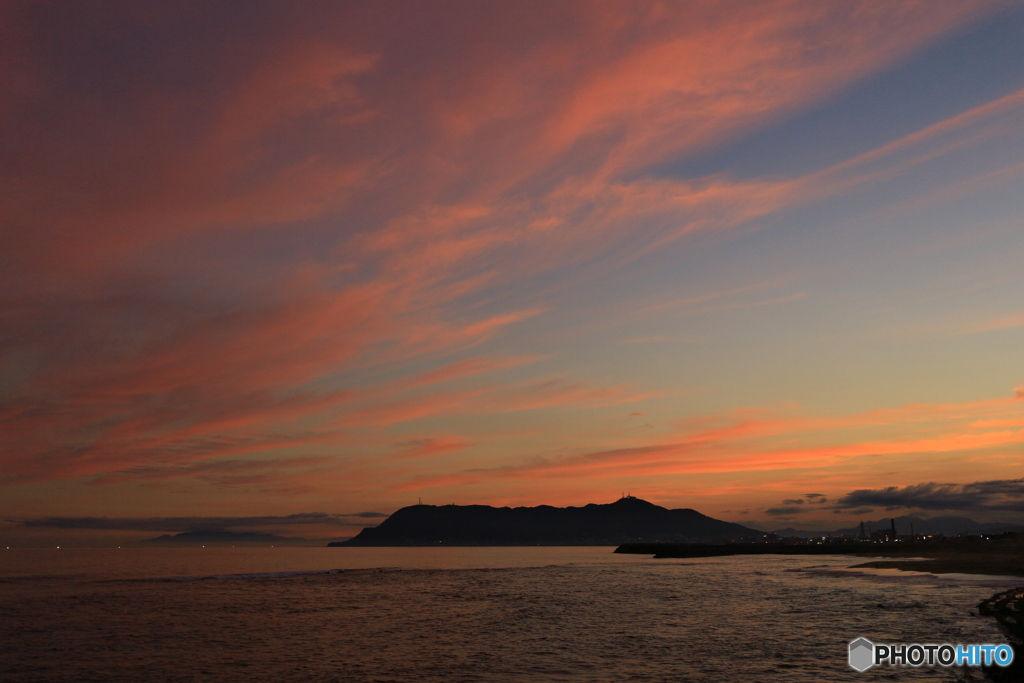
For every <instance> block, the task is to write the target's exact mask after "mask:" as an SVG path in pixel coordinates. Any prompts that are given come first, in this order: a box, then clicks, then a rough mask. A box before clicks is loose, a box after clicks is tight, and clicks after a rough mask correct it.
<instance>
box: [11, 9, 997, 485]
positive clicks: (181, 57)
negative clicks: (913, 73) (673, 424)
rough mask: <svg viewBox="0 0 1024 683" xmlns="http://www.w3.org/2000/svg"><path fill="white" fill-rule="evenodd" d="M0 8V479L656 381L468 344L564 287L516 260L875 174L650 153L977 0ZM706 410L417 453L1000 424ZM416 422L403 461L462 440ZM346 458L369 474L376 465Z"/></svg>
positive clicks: (332, 453)
mask: <svg viewBox="0 0 1024 683" xmlns="http://www.w3.org/2000/svg"><path fill="white" fill-rule="evenodd" d="M12 7H14V9H9V10H8V12H9V15H8V16H10V17H12V20H11V21H5V22H2V24H3V28H2V29H0V30H2V31H3V32H4V34H3V39H0V46H2V47H0V50H3V51H4V55H5V57H10V62H9V63H12V64H17V66H18V68H16V69H10V70H4V73H3V74H0V78H2V79H3V85H4V90H5V98H4V102H3V104H2V105H0V117H2V119H0V125H2V127H3V129H4V130H10V131H17V135H14V136H12V140H11V145H10V146H8V147H5V150H4V155H5V156H4V158H3V163H2V168H0V200H2V201H0V204H2V206H3V207H4V208H3V209H2V213H0V225H3V226H4V227H3V228H0V230H2V237H3V240H4V243H5V245H7V247H8V248H7V249H5V250H4V251H3V253H2V254H0V292H2V294H0V323H2V329H3V333H2V335H0V377H2V379H3V382H2V385H0V386H2V389H3V394H2V398H0V427H2V435H0V447H2V448H3V450H4V453H5V463H4V464H5V467H4V479H3V482H4V483H6V484H22V483H25V482H32V481H45V480H51V479H60V478H82V477H86V478H89V480H90V481H95V482H101V483H114V482H118V483H122V484H123V483H127V482H132V481H156V480H159V479H189V478H191V479H194V480H196V481H203V482H208V483H212V484H215V485H223V486H228V485H255V484H257V483H258V484H259V485H260V486H264V485H268V484H269V483H270V482H272V481H273V480H275V479H277V480H281V481H284V480H288V481H289V482H292V483H294V484H296V485H295V487H294V488H293V489H292V490H303V489H302V488H301V487H300V486H298V484H297V483H301V481H300V480H301V479H302V477H303V476H306V477H308V478H309V479H314V478H322V475H323V474H324V471H325V470H326V469H329V467H330V465H331V462H332V460H330V459H333V463H334V464H335V465H336V466H337V467H344V466H347V465H348V464H349V463H350V461H354V462H358V463H359V465H358V466H359V467H363V468H364V470H372V465H367V464H365V463H367V462H368V461H372V460H373V458H374V457H378V456H379V457H381V458H382V459H383V460H384V461H387V460H388V458H389V457H391V456H393V453H390V452H388V449H393V444H395V443H412V442H416V441H417V439H416V438H405V436H407V435H403V436H401V437H400V436H397V435H396V434H382V432H384V431H385V430H387V429H395V430H397V429H398V428H399V427H401V426H403V425H408V424H409V423H411V422H414V421H417V420H426V419H432V418H440V417H448V418H453V417H459V416H479V415H509V414H513V413H522V412H527V411H537V410H551V411H556V410H560V409H562V408H571V407H577V408H587V409H598V408H607V407H609V406H616V405H622V404H626V403H634V402H638V401H642V400H647V399H651V398H656V397H658V396H661V395H662V392H659V391H655V390H650V389H646V388H644V387H643V386H640V385H639V384H637V385H634V384H627V383H623V382H616V381H598V380H595V379H593V378H591V377H587V376H585V373H584V372H583V371H580V370H573V371H572V372H551V371H550V369H548V368H545V369H543V370H540V369H537V370H535V369H534V368H533V365H534V361H535V360H539V359H540V358H543V357H547V356H549V355H550V354H548V353H537V352H530V353H521V354H499V353H495V352H494V350H493V349H490V348H486V345H487V344H488V343H490V342H493V341H494V340H496V339H499V338H502V337H503V336H507V335H510V334H512V333H513V332H514V331H515V330H517V329H520V328H523V327H527V326H529V325H539V324H541V321H545V320H550V319H551V317H550V316H553V315H557V312H554V311H552V308H551V304H550V303H549V301H548V300H547V299H549V298H550V297H546V296H540V295H536V294H535V293H534V294H532V295H531V294H530V292H536V291H537V290H531V289H530V288H531V287H538V286H540V285H536V284H535V283H537V282H543V283H545V284H544V287H545V289H544V293H545V294H550V293H551V292H557V291H560V290H564V289H568V288H571V287H573V286H579V285H580V284H581V283H587V282H589V281H591V280H593V279H594V278H596V277H598V276H600V275H602V274H606V273H609V272H614V271H616V269H618V268H621V267H622V266H623V265H624V264H628V263H631V262H635V261H636V260H637V259H640V258H643V257H644V256H646V255H650V254H652V253H655V252H657V251H658V250H659V249H661V248H663V247H665V246H666V245H668V244H671V243H674V242H678V241H679V240H681V239H684V238H687V237H689V236H693V235H698V234H712V233H719V232H723V231H727V230H730V229H733V228H736V227H737V226H740V225H743V224H745V223H748V222H750V221H752V220H755V219H758V218H762V217H764V216H767V215H770V214H772V213H774V212H777V211H780V210H782V209H785V208H787V207H791V206H793V205H794V204H798V203H801V202H806V201H808V198H813V197H821V196H827V195H828V194H829V193H830V192H837V191H839V189H837V188H841V187H848V186H849V185H851V184H857V183H866V182H869V180H870V178H874V177H875V176H873V175H871V174H872V173H875V171H876V169H875V167H874V166H872V164H873V163H874V162H875V161H876V160H877V158H881V157H885V158H886V159H891V157H892V156H893V154H895V153H896V152H900V153H902V151H903V148H902V147H901V148H899V149H897V148H895V147H894V148H891V149H887V150H883V151H881V152H879V153H878V154H877V155H876V156H872V157H870V158H868V157H864V158H859V159H858V160H855V163H852V164H848V165H846V166H842V167H841V168H836V169H832V170H831V171H829V172H826V173H822V174H818V175H816V176H814V177H813V178H777V177H776V178H767V177H765V178H747V179H737V178H733V177H729V176H726V175H712V176H707V177H702V178H665V177H655V176H653V175H652V174H650V173H648V172H647V171H648V170H649V169H650V168H651V167H652V166H654V165H656V164H658V163H661V162H664V161H666V160H668V159H671V158H675V157H678V156H680V155H685V154H689V153H693V152H695V151H698V150H701V149H706V148H707V147H708V146H709V145H712V144H715V143H716V142H720V141H723V140H728V139H730V138H734V137H735V136H737V135H740V134H742V133H743V132H744V131H749V130H751V129H754V128H756V127H758V126H761V125H764V123H765V121H770V120H774V119H777V118H778V117H782V116H785V115H787V114H788V113H791V112H794V111H797V110H799V109H800V108H802V107H807V106H809V105H811V104H813V103H815V102H820V101H822V99H823V98H825V97H827V96H828V95H829V94H830V93H834V92H836V91H837V89H839V88H841V87H843V86H844V85H848V84H850V83H853V82H855V81H856V80H857V79H859V78H862V77H863V76H864V75H866V74H869V73H872V72H873V71H875V70H877V69H880V68H883V67H885V66H886V65H889V64H891V63H893V62H894V61H895V60H898V59H900V58H901V57H903V56H905V55H907V54H909V53H910V52H911V51H913V50H914V49H915V48H916V47H919V46H920V45H923V44H925V43H927V42H928V41H930V40H933V39H934V38H935V37H937V36H940V35H942V34H943V33H945V32H947V31H948V30H950V29H952V28H955V27H957V26H960V25H962V24H963V23H964V22H967V21H970V20H972V19H973V18H975V17H977V16H978V15H979V14H981V13H983V12H984V11H985V10H983V9H982V8H978V7H972V6H965V5H962V4H959V3H950V4H946V3H943V4H940V5H935V4H934V3H929V2H908V3H901V4H900V5H898V6H896V5H893V4H892V3H887V2H864V3H860V4H858V5H857V6H856V7H854V6H849V7H845V6H843V7H839V6H827V5H823V4H821V3H810V2H781V1H780V2H771V3H764V2H749V3H739V4H737V5H736V6H734V7H731V8H730V9H729V10H728V11H723V9H722V8H716V7H710V6H708V7H705V6H702V5H699V4H693V5H686V6H679V7H677V8H674V9H673V10H672V11H668V10H667V9H666V8H665V7H664V6H662V5H659V4H657V3H652V4H645V3H637V4H633V5H629V6H626V5H622V6H606V7H602V8H600V9H597V10H595V8H594V7H592V6H590V5H586V4H576V3H567V4H557V3H556V4H552V3H542V2H538V3H532V4H531V3H528V4H527V5H522V4H521V3H519V4H516V5H515V6H513V5H508V6H502V5H488V6H485V5H480V6H476V7H472V8H468V7H462V8H459V9H458V11H456V10H455V9H453V8H448V9H441V10H438V9H437V8H434V7H426V6H423V7H417V6H409V7H406V8H404V9H403V11H402V12H401V13H400V14H401V16H396V14H395V13H394V11H393V10H392V9H391V8H388V7H385V6H376V5H367V6H355V5H317V4H313V5H306V6H299V5H296V6H289V7H283V6H282V7H279V8H277V9H273V8H271V7H270V6H266V7H263V6H261V7H256V8H247V9H246V11H244V12H239V11H237V8H235V7H233V6H231V5H226V6H223V7H213V6H209V7H203V8H199V9H196V8H190V9H188V10H185V9H182V8H177V7H173V6H126V5H125V6H110V7H101V8H97V7H85V6H82V7H74V8H69V9H68V11H67V13H66V14H64V15H62V16H61V18H60V19H59V20H55V19H54V18H53V17H52V16H51V15H50V13H48V12H47V11H45V10H44V9H39V6H37V5H35V4H33V3H24V4H17V5H16V6H12ZM228 16H230V17H231V20H230V21H225V18H226V17H228ZM92 26H103V27H106V29H105V30H104V31H101V32H93V31H92V30H91V29H90V28H89V27H92ZM211 26H219V27H222V28H221V29H220V30H212V29H211V28H210V27H211ZM566 27H571V30H568V31H567V30H566ZM425 30H427V31H429V34H430V36H431V39H430V40H423V35H424V33H423V32H424V31H425ZM567 35H571V36H573V38H572V40H567V39H566V36H567ZM119 36H139V37H141V38H140V39H139V40H138V41H126V40H123V39H121V38H119ZM197 36H198V37H202V39H197ZM737 36H742V39H741V40H737ZM138 45H145V46H147V47H146V48H145V50H140V48H139V47H138ZM133 46H134V47H133ZM5 61H6V60H5ZM972 120H973V119H972ZM935 132H936V131H932V133H935ZM938 132H941V131H938ZM929 135H931V133H929ZM922 154H925V153H924V152H922ZM852 176H856V178H854V179H852V180H851V177H852ZM883 176H884V173H883ZM883 176H879V177H883ZM524 292H526V293H525V294H524ZM804 296H805V293H804V292H803V291H802V290H801V291H799V292H797V293H792V292H787V293H783V294H781V295H780V296H777V297H769V296H766V297H763V298H756V299H753V298H748V299H744V300H742V301H733V300H718V299H715V300H714V301H712V300H708V301H707V302H704V303H703V304H702V303H701V302H692V303H694V304H695V305H697V307H698V308H700V306H701V305H703V306H704V308H703V309H701V310H719V309H720V308H743V307H759V306H774V305H781V304H785V303H789V302H792V301H796V300H797V299H800V298H802V297H804ZM807 296H809V295H807ZM547 324H553V323H547ZM513 370H514V371H515V373H514V374H513V373H512V371H513ZM730 418H735V419H734V423H733V422H729V424H726V425H724V426H719V427H716V428H713V429H709V430H701V429H696V428H695V429H685V428H684V429H681V430H679V433H676V434H670V435H668V437H666V438H665V439H664V440H662V441H643V442H642V443H639V444H637V443H624V444H616V445H615V446H609V447H601V446H598V445H594V444H591V445H587V446H585V447H580V448H578V449H577V450H576V452H574V453H573V454H571V455H556V456H551V455H545V456H543V457H542V458H541V460H540V461H539V462H536V463H532V464H529V465H524V466H519V465H510V466H507V467H500V466H499V465H500V461H501V460H502V458H501V457H499V459H498V460H496V461H495V462H493V463H489V465H491V466H490V467H485V468H480V469H481V471H480V472H470V473H464V472H441V473H438V472H432V471H422V472H415V473H413V476H420V477H435V479H436V478H439V477H440V478H443V477H448V478H449V479H451V478H453V477H455V478H458V477H464V478H465V477H469V478H473V477H477V478H479V477H482V476H497V477H520V478H525V477H530V476H575V475H579V474H582V473H585V474H586V475H587V476H595V477H605V476H615V473H617V472H624V471H641V470H643V471H647V472H652V473H654V472H688V471H734V470H737V469H739V470H742V469H757V468H758V467H793V466H797V465H804V466H809V465H814V464H815V463H827V462H834V461H836V460H838V459H842V458H847V457H853V456H856V455H858V454H863V453H868V452H903V451H900V449H903V450H904V451H909V452H929V451H934V450H942V449H943V448H950V449H953V450H965V449H970V448H983V447H985V446H986V445H989V446H992V445H999V444H1006V443H1015V441H1014V439H1015V438H1016V436H1015V435H1013V434H1007V433H1003V432H996V431H992V432H990V433H988V432H980V431H976V432H969V433H963V434H959V433H952V434H940V435H939V436H938V437H935V436H934V435H931V436H924V437H922V438H920V439H918V440H916V441H915V440H913V439H910V438H908V439H905V440H903V441H899V440H893V441H885V440H868V439H865V440H861V441H857V442H856V443H846V444H841V445H831V444H826V445H822V446H820V447H808V448H802V447H782V446H778V445H775V446H772V445H770V444H768V445H766V444H764V443H758V444H757V445H756V446H755V447H751V446H750V445H749V443H748V441H746V440H754V439H769V438H771V437H773V436H780V435H783V434H786V433H788V431H795V430H796V429H797V428H798V425H801V424H802V425H803V426H804V427H807V428H809V429H811V430H814V429H822V428H823V427H822V424H821V423H820V422H818V423H816V422H814V421H810V422H808V421H803V422H801V421H800V420H794V419H792V418H788V417H784V418H778V419H776V418H773V417H769V418H764V419H753V418H749V419H748V418H747V417H745V416H740V417H736V416H735V415H732V416H730ZM993 419H994V418H993ZM726 421H727V422H728V420H726ZM416 431H417V432H418V433H424V431H423V430H416ZM449 432H451V430H444V429H441V430H439V431H438V432H437V434H442V433H449ZM662 436H664V435H662ZM403 438H405V441H401V440H400V439H403ZM419 438H421V439H426V440H424V441H422V442H420V444H419V446H416V445H413V446H411V447H410V448H408V449H407V452H406V455H407V456H408V457H407V458H399V459H404V460H408V461H409V462H415V461H416V460H417V457H418V456H417V454H419V453H422V454H423V456H424V458H425V457H426V455H427V454H430V453H439V452H441V451H442V450H443V449H444V448H445V447H446V444H447V445H449V446H453V444H456V443H462V442H461V441H458V440H457V439H455V437H443V436H422V437H419ZM445 438H451V439H452V440H451V441H445V440H444V439H445ZM430 439H434V440H433V441H431V440H430ZM467 442H468V441H467ZM914 444H916V445H914ZM374 449H376V450H374ZM417 449H419V450H417ZM453 449H454V446H453ZM451 452H454V450H453V451H451ZM325 454H326V455H325ZM504 459H507V456H506V457H505V458H504ZM423 461H424V462H425V461H426V460H423ZM364 470H360V471H359V472H358V473H357V474H358V476H359V477H364V479H360V480H359V481H360V482H364V481H368V480H373V476H374V474H373V473H372V472H367V471H364ZM314 472H315V473H316V474H315V475H314V474H313V473H314ZM304 473H305V474H304ZM343 474H344V472H340V471H337V470H332V476H336V477H337V479H342V478H344V477H343V476H342V475H343ZM388 474H390V475H394V474H395V470H393V469H391V470H388ZM403 476H404V474H403ZM352 478H353V479H356V478H358V477H356V476H355V474H353V477H352Z"/></svg>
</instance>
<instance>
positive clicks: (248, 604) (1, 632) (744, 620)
mask: <svg viewBox="0 0 1024 683" xmlns="http://www.w3.org/2000/svg"><path fill="white" fill-rule="evenodd" d="M611 551H612V548H237V549H232V548H224V549H214V548H208V549H202V548H191V549H184V548H176V549H134V548H133V549H128V548H125V549H89V550H85V549H81V550H73V549H61V550H57V549H46V550H41V549H36V550H9V551H3V552H2V554H0V560H2V562H0V680H3V681H133V682H135V681H352V682H371V681H373V682H378V681H446V682H449V681H450V682H459V681H609V682H610V681H674V682H676V681H695V682H696V681H701V682H704V681H723V682H724V681H729V682H732V681H878V680H886V681H892V680H898V681H915V680H930V681H955V680H972V679H973V680H979V681H980V680H983V676H982V675H981V672H980V671H979V670H974V672H973V676H971V675H970V674H967V677H966V678H965V673H964V672H962V671H958V670H954V669H942V668H935V669H932V668H929V667H922V668H919V669H909V668H908V669H904V668H890V667H881V668H874V669H870V670H869V671H867V672H865V673H857V672H856V671H854V670H852V669H850V668H849V666H848V665H847V663H846V656H847V643H848V642H849V641H850V640H853V639H854V638H856V637H858V636H865V637H867V638H869V639H871V640H873V641H875V642H932V643H944V642H949V643H990V642H1003V641H1004V640H1005V637H1004V636H1003V635H1002V634H1001V633H1000V631H999V629H998V627H997V626H996V624H995V622H994V621H993V620H991V619H988V618H984V617H978V616H974V614H972V612H974V610H975V605H976V604H977V603H978V602H979V601H981V600H982V599H984V598H986V597H988V596H990V595H992V594H993V593H996V592H998V591H1001V590H1005V589H1007V588H1011V587H1013V586H1016V585H1020V583H1021V582H1022V580H1021V579H1012V578H1005V577H1004V578H998V577H988V578H978V577H968V576H947V577H935V576H932V575H929V574H916V573H907V572H896V571H870V570H867V571H865V570H856V571H854V570H848V569H846V567H848V565H849V564H850V563H851V559H850V558H847V557H813V558H800V557H783V556H762V557H753V556H747V557H725V558H706V559H700V560H653V559H651V558H649V557H644V556H633V555H615V554H613V553H612V552H611ZM330 570H338V571H330ZM314 572H316V573H314ZM326 572H330V573H326ZM974 613H975V614H976V612H974ZM1022 654H1024V653H1022Z"/></svg>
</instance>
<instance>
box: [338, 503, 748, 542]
mask: <svg viewBox="0 0 1024 683" xmlns="http://www.w3.org/2000/svg"><path fill="white" fill-rule="evenodd" d="M763 535H764V534H763V532H760V531H756V530H754V529H749V528H747V527H745V526H742V525H740V524H734V523H732V522H723V521H721V520H718V519H713V518H711V517H708V516H707V515H702V514H701V513H699V512H697V511H696V510H690V509H678V510H669V509H666V508H663V507H661V506H660V505H655V504H653V503H649V502H647V501H646V500H640V499H639V498H634V497H632V496H626V497H624V498H621V499H619V500H617V501H616V502H614V503H608V504H604V505H598V504H594V503H591V504H589V505H584V506H583V507H565V508H558V507H552V506H550V505H538V506H537V507H517V508H510V507H501V508H496V507H491V506H489V505H441V506H438V505H410V506H409V507H404V508H402V509H401V510H398V511H397V512H395V514H393V515H391V516H390V517H388V518H387V519H386V520H384V522H382V523H381V524H380V525H379V526H377V527H373V528H366V529H363V530H362V531H361V532H360V533H359V534H358V535H357V536H355V537H354V538H351V539H349V540H347V541H336V542H333V543H328V546H423V545H619V544H622V543H636V542H651V543H653V542H664V543H722V542H725V541H730V540H734V539H739V538H756V537H761V536H763Z"/></svg>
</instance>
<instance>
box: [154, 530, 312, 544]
mask: <svg viewBox="0 0 1024 683" xmlns="http://www.w3.org/2000/svg"><path fill="white" fill-rule="evenodd" d="M303 542H306V543H308V541H307V539H305V538H293V537H290V536H276V535H274V534H261V533H257V532H254V531H224V530H222V529H202V530H196V531H183V532H181V533H180V534H164V535H163V536H157V537H156V538H147V539H146V540H144V541H140V543H145V544H146V545H171V546H194V545H259V546H265V545H274V544H280V545H289V544H290V545H296V544H301V543H303Z"/></svg>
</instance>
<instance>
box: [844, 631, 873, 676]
mask: <svg viewBox="0 0 1024 683" xmlns="http://www.w3.org/2000/svg"><path fill="white" fill-rule="evenodd" d="M874 664H875V644H874V643H872V642H871V641H870V640H868V639H867V638H858V639H857V640H854V641H852V642H851V643H850V666H852V667H853V668H854V669H856V670H857V671H861V672H863V671H867V670H868V669H870V668H871V667H872V666H874Z"/></svg>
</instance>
